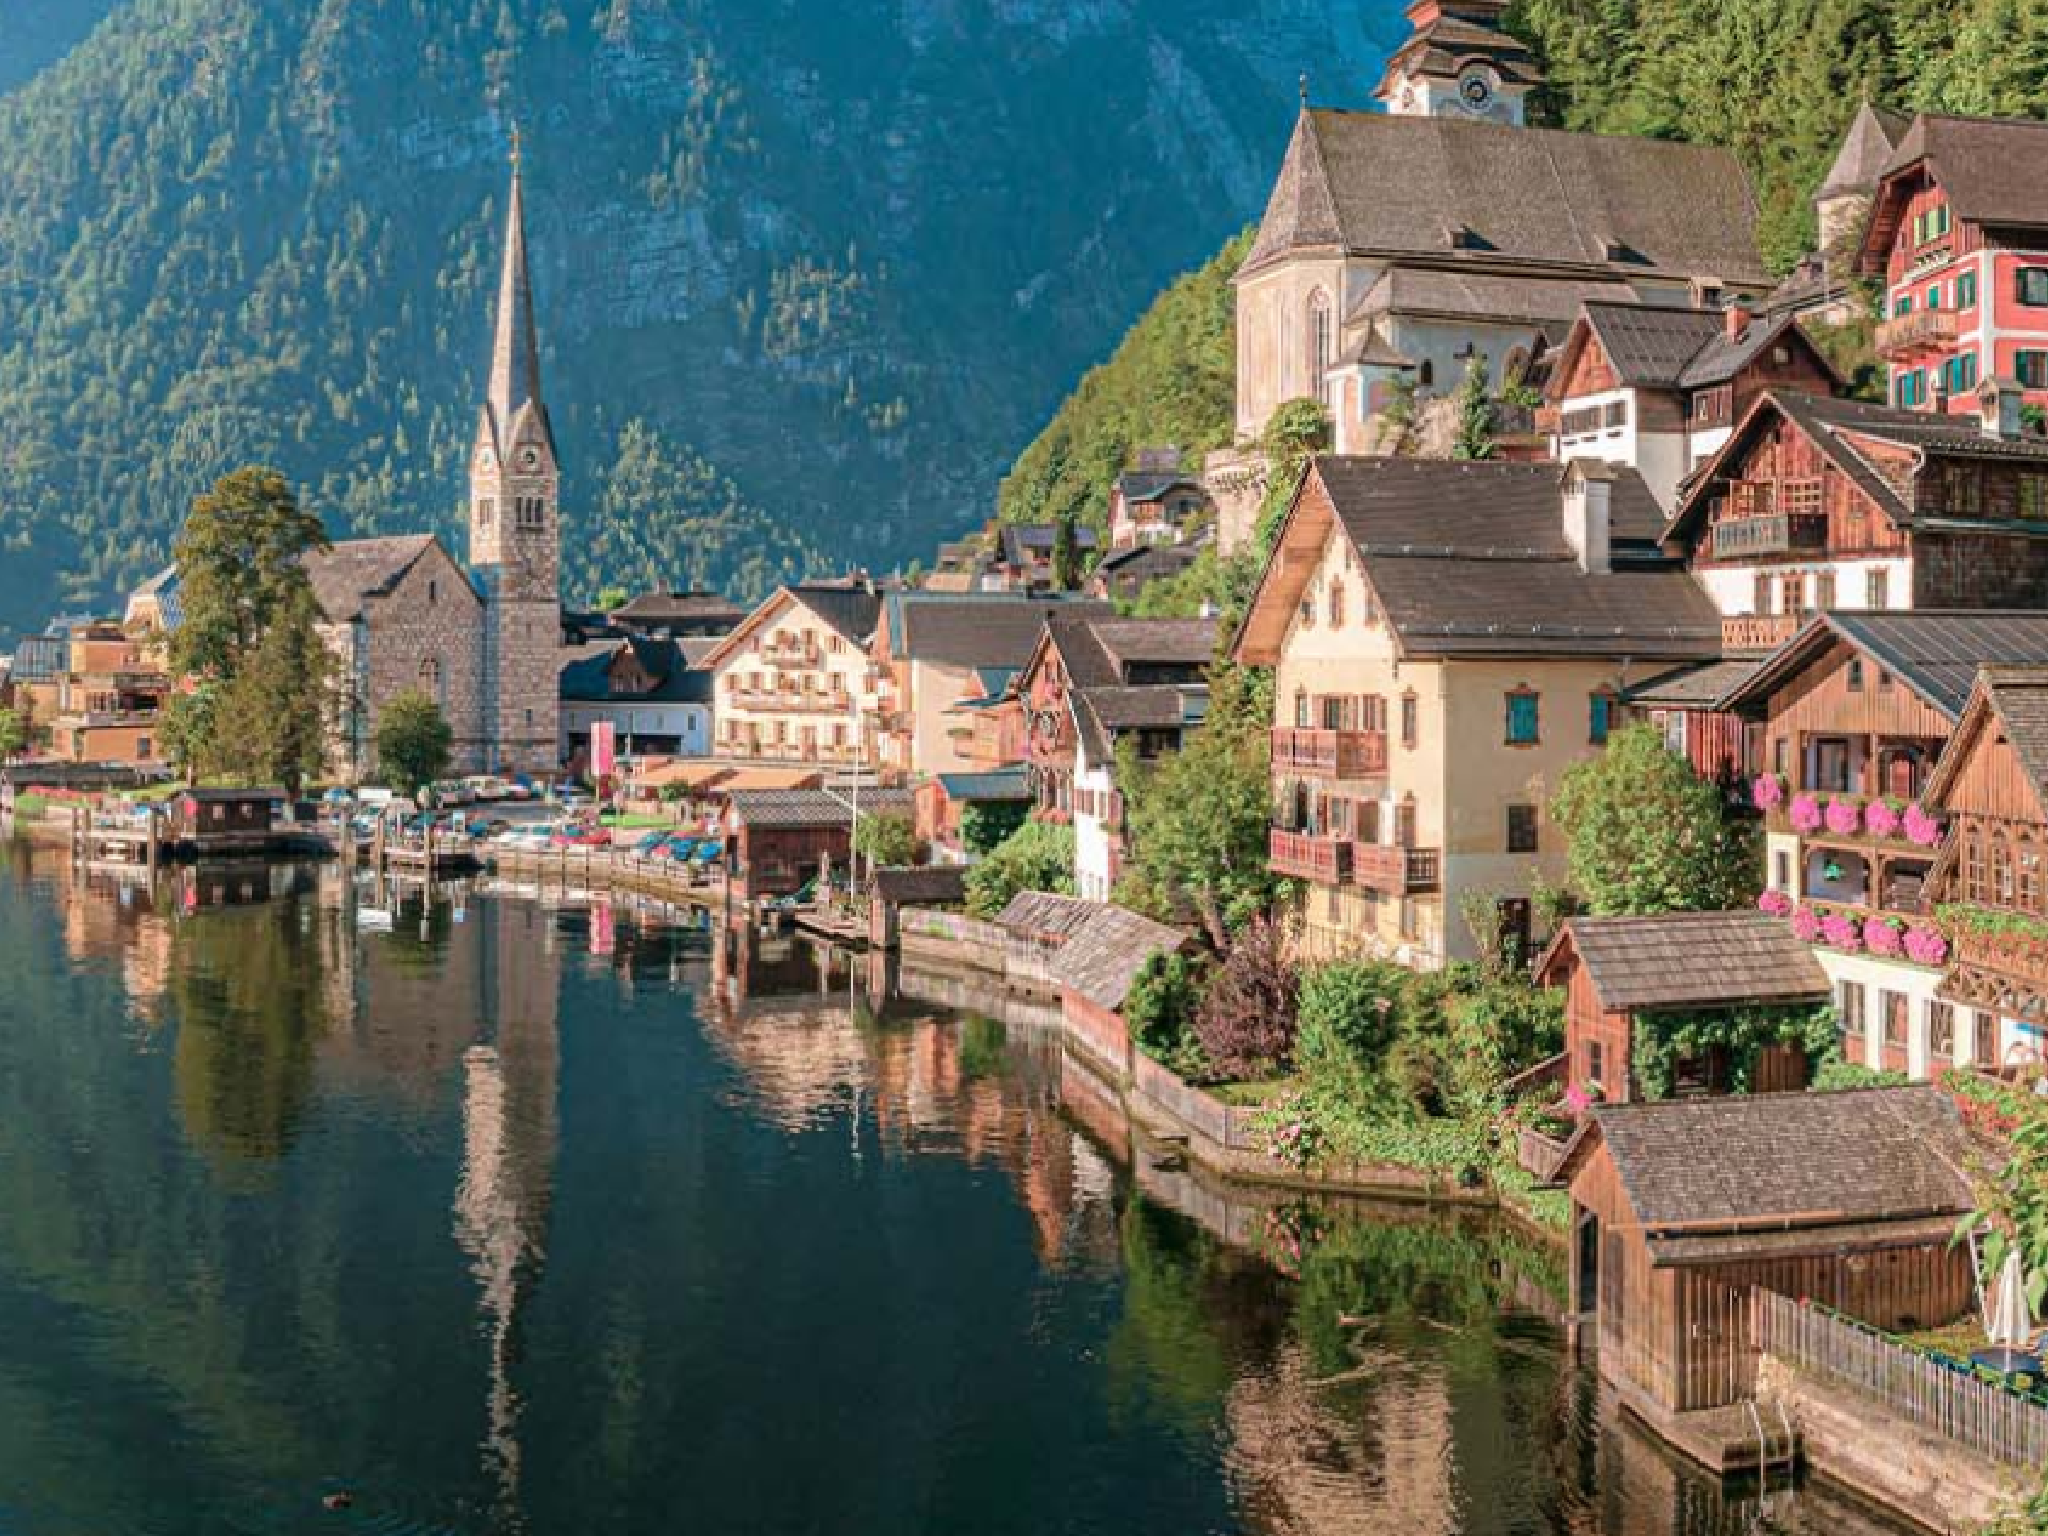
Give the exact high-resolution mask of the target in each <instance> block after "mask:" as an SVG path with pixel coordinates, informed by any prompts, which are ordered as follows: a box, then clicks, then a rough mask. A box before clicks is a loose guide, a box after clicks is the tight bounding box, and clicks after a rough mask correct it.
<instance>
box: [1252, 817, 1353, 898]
mask: <svg viewBox="0 0 2048 1536" xmlns="http://www.w3.org/2000/svg"><path fill="white" fill-rule="evenodd" d="M1351 847H1352V845H1351V844H1350V843H1349V842H1346V841H1345V840H1344V839H1343V838H1337V837H1316V836H1313V835H1312V834H1310V833H1307V832H1282V831H1279V830H1277V829H1276V830H1275V831H1274V832H1273V834H1272V839H1271V842H1270V844H1269V847H1268V851H1267V859H1266V863H1267V866H1268V867H1269V868H1270V869H1271V870H1272V871H1273V873H1274V874H1276V875H1282V876H1285V877H1286V878H1287V879H1289V880H1309V881H1313V882H1314V883H1315V884H1317V885H1342V884H1343V883H1344V876H1345V874H1346V873H1347V872H1348V871H1349V869H1350V867H1351Z"/></svg>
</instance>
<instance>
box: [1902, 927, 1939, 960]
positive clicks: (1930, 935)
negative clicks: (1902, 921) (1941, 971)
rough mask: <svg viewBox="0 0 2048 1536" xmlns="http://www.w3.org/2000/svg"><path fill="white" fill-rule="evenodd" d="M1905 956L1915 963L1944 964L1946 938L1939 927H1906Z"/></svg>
mask: <svg viewBox="0 0 2048 1536" xmlns="http://www.w3.org/2000/svg"><path fill="white" fill-rule="evenodd" d="M1906 958H1907V959H1908V960H1911V961H1912V962H1913V963H1914V964H1915V965H1946V964H1947V963H1948V939H1947V938H1946V937H1945V936H1944V935H1943V934H1942V931H1941V930H1940V929H1939V928H1924V927H1915V928H1908V929H1907V930H1906Z"/></svg>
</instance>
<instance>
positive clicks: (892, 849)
mask: <svg viewBox="0 0 2048 1536" xmlns="http://www.w3.org/2000/svg"><path fill="white" fill-rule="evenodd" d="M853 851H854V852H855V853H857V854H859V855H860V856H861V857H862V858H864V859H866V860H867V861H868V862H869V863H870V864H875V865H880V866H882V867H884V868H900V867H901V866H903V865H905V864H915V863H916V862H917V824H916V823H915V822H913V821H912V820H911V819H910V818H909V817H908V816H905V815H902V814H901V813H900V812H896V811H889V812H885V813H881V814H869V815H865V816H863V817H861V819H860V820H859V821H858V822H856V823H854V828H853Z"/></svg>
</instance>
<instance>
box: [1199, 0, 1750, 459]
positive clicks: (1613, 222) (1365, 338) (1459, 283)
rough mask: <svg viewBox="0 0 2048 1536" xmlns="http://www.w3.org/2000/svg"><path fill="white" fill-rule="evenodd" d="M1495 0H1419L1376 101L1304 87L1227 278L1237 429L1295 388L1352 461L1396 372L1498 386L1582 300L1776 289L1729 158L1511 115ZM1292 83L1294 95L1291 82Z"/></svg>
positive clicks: (1521, 71)
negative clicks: (1370, 107) (1324, 418)
mask: <svg viewBox="0 0 2048 1536" xmlns="http://www.w3.org/2000/svg"><path fill="white" fill-rule="evenodd" d="M1506 9H1507V0H1414V3H1413V4H1411V5H1410V6H1409V8H1408V17H1409V19H1410V22H1411V23H1412V25H1413V27H1414V31H1413V34H1412V35H1411V36H1410V37H1409V38H1408V39H1407V41H1406V42H1404V43H1403V44H1402V46H1401V47H1399V48H1398V49H1396V50H1395V52H1394V54H1393V56H1392V57H1391V58H1390V59H1389V60H1388V62H1387V67H1386V71H1385V74H1384V75H1383V77H1382V78H1381V80H1380V82H1379V86H1378V88H1377V90H1376V91H1375V92H1374V95H1375V97H1376V99H1377V101H1378V103H1379V107H1380V110H1377V111H1337V110H1328V109H1321V108H1311V107H1310V106H1309V104H1308V102H1307V100H1306V99H1304V101H1303V103H1302V110H1301V116H1300V118H1299V120H1298V121H1297V123H1296V125H1295V130H1294V136H1293V139H1292V141H1291V142H1290V143H1289V145H1288V149H1287V154H1286V158H1285V159H1284V161H1283V162H1282V164H1281V166H1280V170H1279V174H1278V176H1277V177H1276V178H1275V182H1274V186H1273V191H1272V196H1271V199H1270V201H1269V203H1268V205H1267V208H1266V213H1265V217H1264V219H1263V220H1262V221H1261V223H1260V226H1259V232H1258V236H1257V239H1256V241H1255V242H1254V244H1253V246H1252V249H1251V252H1250V253H1249V255H1247V257H1246V258H1245V262H1244V265H1243V266H1242V267H1241V268H1240V269H1239V271H1238V274H1237V278H1236V284H1237V336H1238V359H1237V432H1238V437H1239V440H1240V442H1248V441H1251V440H1255V439H1256V438H1257V437H1258V436H1259V434H1260V433H1261V432H1262V431H1263V430H1264V428H1265V425H1266V422H1267V420H1268V418H1269V417H1270V416H1271V415H1272V413H1273V411H1274V409H1275V407H1277V406H1279V405H1280V404H1282V403H1283V402H1286V401H1289V400H1293V399H1298V398H1302V397H1310V398H1314V399H1317V400H1320V401H1321V402H1322V403H1323V404H1324V405H1325V406H1326V407H1327V408H1328V410H1329V412H1330V414H1331V417H1332V418H1333V422H1334V425H1335V428H1336V437H1337V444H1338V447H1339V449H1340V451H1348V452H1357V451H1364V450H1365V444H1366V442H1367V441H1368V440H1369V439H1370V437H1371V432H1370V427H1371V424H1372V422H1373V421H1374V419H1375V418H1376V417H1377V416H1378V415H1379V414H1380V413H1382V412H1384V411H1385V410H1386V409H1387V407H1388V406H1389V404H1390V403H1391V402H1392V401H1393V400H1394V399H1395V398H1396V397H1397V391H1398V390H1399V388H1400V387H1401V386H1402V385H1403V384H1404V382H1405V385H1407V386H1412V387H1413V388H1414V390H1415V391H1416V392H1417V393H1418V394H1419V395H1421V396H1423V397H1427V396H1429V395H1431V394H1444V393H1448V392H1450V391H1451V390H1454V389H1455V388H1456V387H1457V385H1458V382H1459V380H1460V379H1461V378H1462V376H1463V374H1464V371H1465V369H1466V367H1467V365H1468V362H1469V360H1470V359H1472V358H1473V357H1475V356H1476V357H1477V358H1478V359H1479V360H1480V362H1481V363H1482V364H1483V365H1484V367H1485V368H1486V371H1487V374H1488V378H1489V382H1490V383H1492V384H1493V385H1494V386H1496V387H1498V386H1499V385H1501V384H1502V383H1503V382H1505V381H1506V380H1507V379H1508V378H1510V377H1513V376H1514V375H1516V374H1517V373H1519V372H1520V371H1521V370H1522V369H1523V367H1524V365H1525V364H1526V363H1528V362H1529V361H1530V360H1531V359H1532V358H1533V357H1535V356H1537V355H1539V354H1540V353H1541V352H1542V351H1543V350H1544V349H1545V348H1546V347H1551V346H1555V345H1556V344H1558V343H1559V342H1561V341H1562V340H1563V339H1564V336H1565V334H1566V333H1567V331H1569V329H1570V327H1571V324H1572V321H1573V319H1574V318H1575V317H1576V316H1577V315H1578V312H1579V306H1580V305H1581V304H1582V303H1584V302H1586V301H1588V300H1601V301H1607V302H1619V303H1629V304H1659V305H1677V306H1686V307H1699V308H1709V309H1719V308H1720V307H1721V306H1722V305H1723V304H1725V303H1728V302H1731V301H1733V300H1735V299H1738V298H1749V297H1755V296H1758V295H1761V294H1763V293H1766V292H1768V291H1769V288H1770V283H1771V279H1770V275H1769V273H1768V272H1767V271H1766V269H1765V266H1764V263H1763V260H1762V258H1761V256H1760V255H1759V254H1758V251H1757V245H1756V230H1755V226H1756V204H1755V200H1754V197H1753V196H1752V194H1751V191H1750V187H1749V183H1748V181H1747V179H1746V178H1745V176H1744V174H1743V171H1742V168H1741V166H1740V165H1739V164H1737V162H1736V160H1735V158H1734V156H1733V155H1731V154H1729V153H1728V152H1727V151H1725V150H1721V149H1712V148H1705V147H1701V146H1697V145H1690V144H1674V143H1665V142H1660V141H1656V140H1651V139H1631V138H1610V137H1604V136H1601V135H1597V134H1590V133H1564V132H1559V131H1555V130H1549V129H1541V128H1532V127H1528V126H1526V122H1525V105H1526V99H1527V97H1528V94H1529V92H1530V91H1531V90H1532V89H1533V88H1534V87H1535V86H1536V85H1537V84H1539V83H1540V80H1541V76H1540V74H1539V72H1538V69H1537V66H1536V62H1535V60H1534V59H1533V58H1532V57H1531V55H1530V54H1529V52H1528V50H1527V49H1526V48H1525V47H1524V46H1523V45H1522V44H1521V43H1520V42H1519V41H1518V40H1517V39H1515V38H1514V37H1513V36H1512V35H1511V34H1509V33H1508V32H1507V31H1506V29H1505V28H1504V27H1503V26H1502V25H1501V21H1502V15H1503V13H1504V12H1505V11H1506ZM1304 94H1305V93H1304Z"/></svg>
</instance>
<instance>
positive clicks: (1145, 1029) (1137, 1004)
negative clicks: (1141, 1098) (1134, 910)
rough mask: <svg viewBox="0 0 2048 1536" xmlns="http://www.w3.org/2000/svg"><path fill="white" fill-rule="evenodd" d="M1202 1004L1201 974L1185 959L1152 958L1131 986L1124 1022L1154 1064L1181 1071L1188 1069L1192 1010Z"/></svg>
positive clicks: (1193, 1012) (1192, 1038)
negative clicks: (1160, 1063) (1157, 1062)
mask: <svg viewBox="0 0 2048 1536" xmlns="http://www.w3.org/2000/svg"><path fill="white" fill-rule="evenodd" d="M1201 1001H1202V973H1201V969H1200V967H1199V965H1198V964H1197V963H1196V962H1195V961H1193V960H1191V959H1189V958H1188V957H1187V956H1186V955H1179V954H1174V955H1154V956H1153V957H1152V958H1151V959H1149V960H1147V961H1146V962H1145V964H1144V966H1143V968H1142V969H1140V970H1139V972H1138V974H1137V976H1136V977H1135V978H1134V979H1133V980H1132V982H1131V990H1130V994H1129V996H1127V997H1126V998H1125V999H1124V1008H1123V1014H1124V1022H1125V1023H1126V1024H1127V1025H1129V1026H1130V1030H1131V1038H1132V1039H1134V1040H1136V1041H1137V1042H1138V1047H1139V1049H1141V1050H1142V1051H1144V1052H1145V1053H1146V1054H1147V1055H1148V1056H1150V1057H1152V1058H1153V1059H1154V1060H1155V1061H1160V1062H1164V1063H1165V1064H1166V1065H1167V1066H1169V1067H1172V1068H1174V1069H1175V1070H1180V1069H1181V1068H1182V1067H1183V1066H1185V1065H1188V1064H1189V1062H1188V1057H1189V1052H1190V1048H1191V1047H1193V1048H1194V1049H1195V1050H1196V1051H1197V1052H1198V1051H1199V1049H1200V1048H1199V1046H1198V1045H1196V1043H1195V1039H1194V1029H1193V1026H1194V1019H1195V1010H1196V1009H1197V1008H1198V1007H1199V1006H1200V1005H1201Z"/></svg>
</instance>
